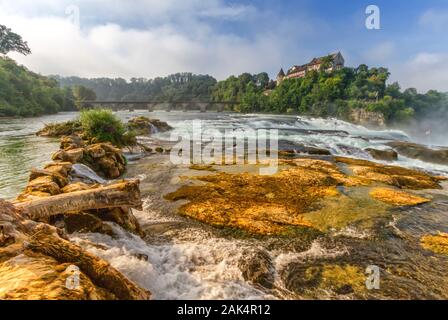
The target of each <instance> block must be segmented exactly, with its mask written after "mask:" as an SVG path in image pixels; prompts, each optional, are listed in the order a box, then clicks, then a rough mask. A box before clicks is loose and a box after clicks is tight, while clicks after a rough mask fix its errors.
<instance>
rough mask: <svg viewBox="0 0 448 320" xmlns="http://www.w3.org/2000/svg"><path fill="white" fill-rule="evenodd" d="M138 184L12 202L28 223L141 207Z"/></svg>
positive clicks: (135, 182)
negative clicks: (62, 215) (71, 215)
mask: <svg viewBox="0 0 448 320" xmlns="http://www.w3.org/2000/svg"><path fill="white" fill-rule="evenodd" d="M139 183H140V182H139V181H138V180H133V181H124V182H120V183H117V184H113V185H110V186H105V187H99V188H96V189H89V190H83V191H77V192H71V193H66V194H59V195H56V196H52V197H47V198H40V199H37V200H31V201H27V202H19V203H15V204H14V206H15V207H16V208H17V209H19V210H22V212H23V214H24V215H25V216H26V217H28V218H29V219H31V220H39V219H45V218H49V217H51V216H54V215H58V214H67V213H72V212H80V211H84V210H92V209H107V208H117V207H128V208H129V207H130V208H137V209H138V208H141V205H142V201H141V197H140V189H139Z"/></svg>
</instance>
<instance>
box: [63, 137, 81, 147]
mask: <svg viewBox="0 0 448 320" xmlns="http://www.w3.org/2000/svg"><path fill="white" fill-rule="evenodd" d="M84 145H85V143H84V140H82V138H81V137H80V136H78V135H71V136H64V137H62V138H61V149H63V150H72V149H78V148H82V147H84Z"/></svg>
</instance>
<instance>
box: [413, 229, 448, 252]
mask: <svg viewBox="0 0 448 320" xmlns="http://www.w3.org/2000/svg"><path fill="white" fill-rule="evenodd" d="M420 243H421V245H422V247H423V248H425V249H426V250H430V251H432V252H434V253H438V254H444V255H447V256H448V233H439V234H438V235H426V236H424V237H422V238H421V240H420Z"/></svg>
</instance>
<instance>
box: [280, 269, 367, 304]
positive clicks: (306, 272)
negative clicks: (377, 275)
mask: <svg viewBox="0 0 448 320" xmlns="http://www.w3.org/2000/svg"><path fill="white" fill-rule="evenodd" d="M281 276H282V279H283V281H284V282H285V287H286V288H287V289H288V290H291V291H293V292H296V293H298V294H301V295H303V294H306V295H307V296H310V297H315V296H316V295H317V296H319V291H321V290H325V291H328V290H331V291H333V292H334V293H336V294H341V295H348V294H354V295H355V296H357V297H362V296H363V295H364V294H365V292H366V287H365V280H366V276H365V274H364V272H363V270H362V269H361V268H360V267H358V266H355V265H350V264H342V265H338V264H332V263H320V262H318V261H307V262H304V263H290V264H289V265H288V266H287V267H286V268H285V269H284V270H283V271H282V272H281Z"/></svg>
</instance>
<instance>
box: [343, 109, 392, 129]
mask: <svg viewBox="0 0 448 320" xmlns="http://www.w3.org/2000/svg"><path fill="white" fill-rule="evenodd" d="M350 120H351V121H352V122H354V123H356V124H360V125H362V126H366V127H375V128H376V127H380V128H384V127H385V126H386V119H385V118H384V115H383V114H382V113H380V112H372V111H368V110H366V109H363V108H355V109H353V110H352V112H351V114H350Z"/></svg>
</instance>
